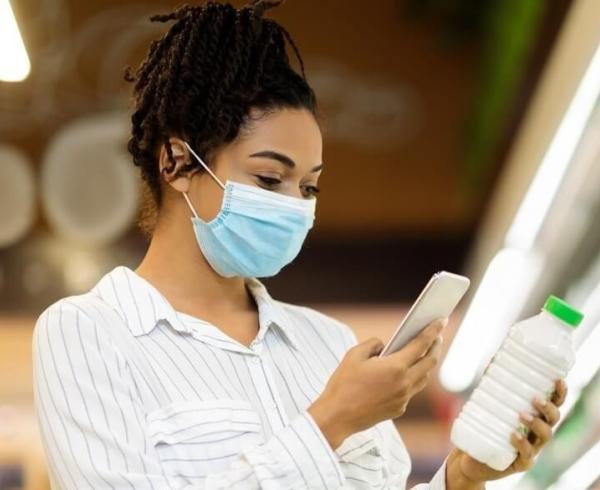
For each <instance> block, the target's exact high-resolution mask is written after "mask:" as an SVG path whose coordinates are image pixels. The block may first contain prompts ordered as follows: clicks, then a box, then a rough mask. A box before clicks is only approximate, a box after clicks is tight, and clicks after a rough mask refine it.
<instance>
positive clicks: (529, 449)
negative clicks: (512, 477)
mask: <svg viewBox="0 0 600 490" xmlns="http://www.w3.org/2000/svg"><path fill="white" fill-rule="evenodd" d="M510 442H511V443H512V445H513V446H514V448H515V449H516V450H517V451H518V453H519V454H518V456H517V459H516V460H515V462H514V463H513V466H514V468H515V470H517V471H525V470H528V469H529V468H531V467H532V466H533V458H534V457H535V451H534V449H533V445H532V444H531V443H530V442H529V441H528V440H527V439H525V438H524V437H523V435H522V434H520V433H519V432H513V433H512V435H511V437H510Z"/></svg>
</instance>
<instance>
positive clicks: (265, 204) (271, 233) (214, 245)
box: [183, 143, 316, 277]
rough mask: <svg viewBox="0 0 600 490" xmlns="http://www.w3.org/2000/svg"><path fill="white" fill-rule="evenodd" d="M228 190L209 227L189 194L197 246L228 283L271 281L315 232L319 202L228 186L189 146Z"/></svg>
mask: <svg viewBox="0 0 600 490" xmlns="http://www.w3.org/2000/svg"><path fill="white" fill-rule="evenodd" d="M185 145H186V146H187V148H188V150H189V151H190V153H191V154H192V155H193V156H194V157H195V158H196V159H197V160H198V162H200V164H201V165H202V166H203V167H204V168H205V170H206V171H207V172H208V173H209V175H210V176H211V177H212V178H213V179H214V180H215V182H216V183H217V184H219V185H220V186H221V188H222V189H223V203H222V204H221V209H220V211H219V213H218V214H217V216H216V217H215V218H214V219H212V220H211V221H209V222H206V221H204V220H202V219H201V218H199V217H198V214H197V213H196V210H195V209H194V207H193V206H192V203H191V202H190V199H189V197H188V195H187V193H185V192H184V193H183V197H184V198H185V200H186V202H187V204H188V206H189V207H190V210H191V211H192V214H193V215H194V216H193V217H192V224H193V227H194V233H195V235H196V240H197V241H198V246H199V247H200V250H201V251H202V253H203V255H204V257H205V258H206V260H207V261H208V263H209V264H210V265H211V267H212V268H213V269H214V270H215V271H216V272H217V273H218V274H220V275H221V276H223V277H234V276H241V277H270V276H274V275H275V274H277V273H278V272H279V271H280V270H281V269H282V268H283V267H284V266H286V265H287V264H289V263H290V262H291V261H292V260H294V259H295V258H296V256H297V255H298V253H299V252H300V249H301V248H302V244H303V243H304V240H305V238H306V235H307V234H308V231H309V230H310V229H311V228H312V226H313V222H314V216H315V205H316V199H315V198H310V199H301V198H297V197H291V196H285V195H282V194H279V193H276V192H273V191H269V190H266V189H261V188H259V187H256V186H253V185H246V184H241V183H239V182H231V181H229V180H228V181H227V182H226V183H225V185H223V183H222V182H221V181H220V180H219V178H218V177H217V176H216V175H215V174H214V173H213V172H212V171H211V170H210V168H209V167H208V166H207V165H206V164H205V163H204V162H203V161H202V159H201V158H200V157H199V156H198V155H197V154H196V153H195V152H194V150H192V148H191V147H190V145H188V144H187V143H185Z"/></svg>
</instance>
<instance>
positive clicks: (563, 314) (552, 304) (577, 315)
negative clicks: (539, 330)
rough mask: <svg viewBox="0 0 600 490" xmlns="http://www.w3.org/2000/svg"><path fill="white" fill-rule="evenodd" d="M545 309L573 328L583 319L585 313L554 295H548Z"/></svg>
mask: <svg viewBox="0 0 600 490" xmlns="http://www.w3.org/2000/svg"><path fill="white" fill-rule="evenodd" d="M543 309H544V310H546V311H547V312H548V313H550V314H552V315H554V316H555V317H556V318H558V319H559V320H562V321H563V322H565V323H566V324H567V325H569V326H571V327H573V328H576V327H577V326H578V325H579V324H580V323H581V320H583V313H581V312H580V311H577V310H576V309H575V308H573V307H572V306H571V305H570V304H569V303H567V302H566V301H564V300H562V299H560V298H557V297H556V296H553V295H550V296H548V299H547V300H546V302H545V303H544V308H543Z"/></svg>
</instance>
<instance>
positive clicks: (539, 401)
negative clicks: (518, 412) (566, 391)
mask: <svg viewBox="0 0 600 490" xmlns="http://www.w3.org/2000/svg"><path fill="white" fill-rule="evenodd" d="M535 400H536V401H537V402H538V403H539V404H540V405H541V406H542V407H545V406H546V403H548V402H547V401H546V399H545V398H543V397H541V396H536V397H535Z"/></svg>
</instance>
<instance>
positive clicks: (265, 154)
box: [249, 150, 323, 172]
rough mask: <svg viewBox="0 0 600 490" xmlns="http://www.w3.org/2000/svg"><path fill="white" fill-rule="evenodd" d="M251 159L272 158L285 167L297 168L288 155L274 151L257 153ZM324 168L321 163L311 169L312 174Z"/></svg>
mask: <svg viewBox="0 0 600 490" xmlns="http://www.w3.org/2000/svg"><path fill="white" fill-rule="evenodd" d="M249 157H250V158H271V159H272V160H277V161H278V162H280V163H283V164H284V165H286V166H287V167H289V168H294V167H296V163H295V162H294V160H292V159H291V158H290V157H288V156H287V155H284V154H283V153H279V152H276V151H272V150H265V151H259V152H257V153H252V154H251V155H249ZM322 168H323V164H322V163H321V164H319V165H317V166H316V167H313V168H312V169H311V172H318V171H319V170H321V169H322Z"/></svg>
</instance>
